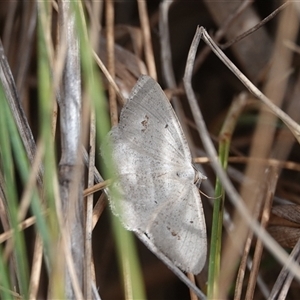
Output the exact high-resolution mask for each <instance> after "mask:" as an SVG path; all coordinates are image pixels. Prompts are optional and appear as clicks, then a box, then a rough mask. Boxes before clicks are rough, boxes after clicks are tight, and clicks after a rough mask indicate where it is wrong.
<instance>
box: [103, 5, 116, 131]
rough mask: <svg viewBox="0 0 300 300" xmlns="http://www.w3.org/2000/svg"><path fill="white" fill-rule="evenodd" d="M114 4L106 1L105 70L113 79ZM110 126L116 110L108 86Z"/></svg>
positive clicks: (113, 96) (113, 92)
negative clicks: (106, 69)
mask: <svg viewBox="0 0 300 300" xmlns="http://www.w3.org/2000/svg"><path fill="white" fill-rule="evenodd" d="M114 20H115V16H114V2H113V1H112V0H106V23H107V24H106V28H107V29H106V39H107V48H106V51H107V66H108V67H107V68H108V71H109V73H110V75H111V77H112V78H113V79H114V78H115V48H114V46H115V45H114V44H115V33H114ZM108 94H109V107H110V110H109V111H110V118H111V124H112V125H117V124H118V109H117V101H116V93H115V90H114V88H113V87H112V86H111V85H110V84H109V85H108Z"/></svg>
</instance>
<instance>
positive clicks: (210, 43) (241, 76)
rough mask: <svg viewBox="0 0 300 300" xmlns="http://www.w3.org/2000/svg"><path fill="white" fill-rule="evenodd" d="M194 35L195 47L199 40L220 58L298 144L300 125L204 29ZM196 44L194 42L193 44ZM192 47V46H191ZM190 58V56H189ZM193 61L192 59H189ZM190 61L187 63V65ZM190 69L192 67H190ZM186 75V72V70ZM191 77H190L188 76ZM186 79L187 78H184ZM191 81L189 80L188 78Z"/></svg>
mask: <svg viewBox="0 0 300 300" xmlns="http://www.w3.org/2000/svg"><path fill="white" fill-rule="evenodd" d="M196 35H199V37H198V39H199V40H198V42H197V45H198V44H199V42H200V40H201V38H202V39H203V41H204V42H205V43H206V44H207V45H208V46H210V47H211V49H212V51H213V52H214V53H215V54H216V55H217V56H218V57H219V58H220V60H221V61H222V62H223V63H224V64H225V65H226V67H228V69H229V70H231V72H232V73H233V74H234V75H235V76H236V77H237V78H238V79H239V80H240V81H241V82H242V83H243V84H244V86H245V87H246V88H247V89H248V90H249V91H250V93H252V94H253V95H254V96H255V97H257V98H258V99H259V100H261V101H262V102H263V103H264V104H265V105H266V106H267V107H268V108H269V109H270V110H271V111H272V112H273V113H274V114H275V115H276V116H277V117H278V118H279V119H281V120H282V121H283V122H284V123H285V125H286V126H287V127H288V128H289V129H290V130H291V132H292V133H293V135H294V136H295V138H296V139H297V141H298V142H299V143H300V125H299V124H297V123H296V122H295V121H294V120H293V119H291V118H290V116H289V115H287V114H286V113H285V112H284V111H282V110H281V109H280V108H279V107H277V106H276V105H274V104H273V102H272V101H271V100H270V99H269V98H268V97H266V96H265V95H264V94H263V93H262V92H261V91H260V90H259V89H258V88H257V87H256V86H255V85H254V84H253V83H252V82H251V81H250V80H249V79H248V78H247V77H246V76H245V75H244V74H243V73H242V72H241V71H240V70H239V69H238V68H237V67H236V66H235V65H234V64H233V63H232V61H231V60H230V59H229V58H228V57H227V56H226V55H225V54H224V53H223V52H222V50H221V49H220V48H219V47H218V46H217V44H216V43H215V42H214V41H213V40H212V38H211V37H210V36H209V34H208V33H207V31H206V30H205V29H204V27H198V29H197V32H196ZM194 42H195V43H196V41H195V40H194V41H193V43H194ZM191 47H192V46H191ZM189 56H190V55H189ZM190 59H191V60H193V59H192V58H190ZM189 63H191V61H190V62H189V61H188V62H187V67H188V64H189ZM191 67H192V66H191ZM186 73H187V70H186ZM186 76H187V75H185V77H186ZM190 77H191V76H190ZM186 79H187V78H186ZM190 79H191V78H190Z"/></svg>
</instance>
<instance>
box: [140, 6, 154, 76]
mask: <svg viewBox="0 0 300 300" xmlns="http://www.w3.org/2000/svg"><path fill="white" fill-rule="evenodd" d="M137 3H138V8H139V15H140V22H141V27H142V32H143V40H144V49H145V50H144V52H145V58H146V62H147V67H148V72H149V75H150V76H151V77H152V78H154V79H155V80H156V78H157V74H156V67H155V59H154V54H153V49H152V42H151V34H150V25H149V19H148V12H147V2H146V1H144V0H138V1H137Z"/></svg>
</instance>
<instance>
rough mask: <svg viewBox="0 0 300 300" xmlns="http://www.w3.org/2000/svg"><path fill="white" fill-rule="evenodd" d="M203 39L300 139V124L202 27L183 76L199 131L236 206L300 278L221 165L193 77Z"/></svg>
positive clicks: (215, 168)
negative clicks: (265, 92)
mask: <svg viewBox="0 0 300 300" xmlns="http://www.w3.org/2000/svg"><path fill="white" fill-rule="evenodd" d="M201 38H202V39H203V40H204V41H205V42H206V43H207V44H208V45H210V46H211V47H212V50H213V51H214V52H215V53H216V55H217V56H218V57H219V58H220V59H221V60H222V61H223V62H224V64H225V65H226V66H227V67H228V68H229V69H230V70H231V71H232V72H233V73H234V74H235V75H236V76H237V77H238V78H239V79H240V81H242V83H244V85H245V86H246V88H247V89H248V90H250V91H251V92H252V93H253V94H254V95H255V96H257V97H258V98H259V99H260V100H262V101H263V102H264V103H265V104H266V105H267V106H268V107H269V108H270V109H271V110H272V111H273V112H274V113H275V114H276V115H277V116H279V117H280V118H281V119H282V120H284V121H285V123H287V124H288V125H289V127H290V128H292V129H293V131H294V133H295V135H296V137H297V139H298V140H300V128H299V125H298V124H297V123H296V122H295V121H293V120H292V119H291V118H290V117H289V116H288V115H286V114H285V113H284V112H283V111H281V110H280V109H279V108H278V107H277V106H275V105H274V104H273V103H272V102H271V101H270V100H269V99H268V98H267V97H266V96H264V95H263V94H262V93H261V92H260V91H259V90H258V89H257V88H256V87H255V86H254V85H253V84H252V83H251V82H250V81H249V80H248V79H247V78H246V76H245V75H244V74H242V73H241V71H240V70H239V69H238V68H237V67H236V66H235V65H234V64H233V63H232V62H231V61H230V60H229V59H228V58H227V56H226V55H225V54H224V53H223V52H222V51H221V50H220V49H219V48H218V46H217V45H216V44H215V43H214V42H213V41H212V39H211V38H210V36H209V35H208V33H207V32H206V30H205V29H204V28H203V27H198V28H197V31H196V34H195V36H194V40H193V42H192V45H191V48H190V51H189V54H188V58H187V64H186V69H185V74H184V78H183V82H184V87H185V90H186V94H187V97H188V100H189V103H190V107H191V111H192V113H193V117H194V120H195V122H196V125H197V129H198V132H199V134H200V137H201V139H202V142H203V145H204V148H205V150H206V152H207V153H208V154H209V156H210V159H211V162H212V167H213V169H214V170H215V172H216V174H217V176H218V177H219V178H220V180H221V182H222V184H223V186H224V189H225V190H226V192H227V195H228V197H229V199H230V200H231V202H232V204H233V205H234V206H235V207H236V209H237V210H238V211H239V212H240V214H241V215H242V217H243V218H244V220H245V222H247V224H248V225H249V226H250V227H251V229H252V230H253V231H254V232H255V234H256V235H257V236H258V237H259V238H260V239H262V241H263V243H264V245H265V246H266V248H267V249H268V250H269V251H270V252H271V253H272V254H273V255H274V256H275V257H276V258H277V259H278V260H279V261H280V262H281V263H282V264H284V265H287V266H288V267H289V269H290V271H291V272H292V273H293V274H294V275H295V276H296V277H297V279H299V280H300V268H299V266H298V265H297V264H295V261H294V260H293V259H292V258H289V257H288V255H287V253H286V252H285V251H284V250H283V249H282V248H281V247H280V246H279V245H278V243H277V242H276V241H275V240H274V239H273V238H272V237H271V236H270V235H269V234H268V233H267V232H266V230H265V229H264V228H262V227H261V226H260V225H259V223H258V222H257V221H255V220H252V217H251V215H250V214H249V211H248V209H247V208H246V206H245V204H244V202H243V200H242V199H241V197H240V195H239V194H238V193H237V191H236V189H235V188H234V187H233V185H232V183H231V182H230V180H229V179H228V177H227V175H226V173H225V172H224V170H223V169H222V167H221V165H220V164H219V162H218V159H217V157H218V156H217V153H216V150H215V148H214V145H213V143H212V142H211V140H210V137H209V133H208V130H207V128H206V125H205V122H204V119H203V116H202V114H201V112H200V110H199V107H198V104H197V100H196V96H195V93H194V91H193V88H192V84H191V79H192V73H193V63H194V59H195V56H196V52H197V47H198V45H199V42H200V40H201Z"/></svg>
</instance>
